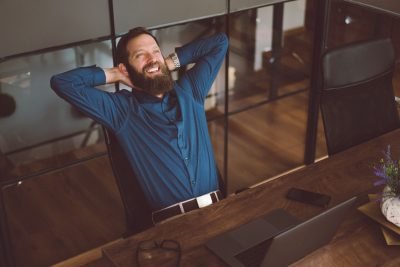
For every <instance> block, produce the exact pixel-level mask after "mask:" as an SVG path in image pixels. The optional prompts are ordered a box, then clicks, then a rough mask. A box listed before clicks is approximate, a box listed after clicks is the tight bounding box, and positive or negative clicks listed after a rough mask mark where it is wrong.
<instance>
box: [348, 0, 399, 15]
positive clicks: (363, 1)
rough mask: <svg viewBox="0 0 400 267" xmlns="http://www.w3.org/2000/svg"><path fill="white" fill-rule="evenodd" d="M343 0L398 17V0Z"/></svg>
mask: <svg viewBox="0 0 400 267" xmlns="http://www.w3.org/2000/svg"><path fill="white" fill-rule="evenodd" d="M344 1H345V2H348V3H352V4H354V5H358V6H361V7H364V8H368V9H370V10H373V11H376V12H380V13H383V14H386V15H390V16H398V17H400V1H399V0H344Z"/></svg>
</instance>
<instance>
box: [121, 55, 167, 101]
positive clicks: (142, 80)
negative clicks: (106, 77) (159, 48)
mask: <svg viewBox="0 0 400 267" xmlns="http://www.w3.org/2000/svg"><path fill="white" fill-rule="evenodd" d="M153 64H154V63H153ZM153 64H148V65H146V66H144V67H143V73H139V72H138V71H137V70H136V69H135V68H134V67H132V66H131V65H129V64H127V67H126V68H127V71H128V74H129V78H130V79H131V81H132V83H133V84H134V85H135V86H136V87H139V88H140V89H142V90H144V91H145V92H147V93H149V94H151V95H159V94H163V93H166V92H169V91H171V90H172V89H173V87H174V80H173V79H172V75H171V72H170V71H169V69H168V68H167V67H166V65H165V64H161V63H158V64H159V65H160V70H161V74H159V75H156V76H155V77H153V78H151V77H147V76H146V74H145V71H146V69H148V68H150V67H151V66H152V65H153Z"/></svg>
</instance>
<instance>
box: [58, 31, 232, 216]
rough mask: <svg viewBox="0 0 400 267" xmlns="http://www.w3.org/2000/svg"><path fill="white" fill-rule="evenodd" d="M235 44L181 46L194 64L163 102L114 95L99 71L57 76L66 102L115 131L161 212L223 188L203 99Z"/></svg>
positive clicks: (220, 39) (222, 40) (219, 38)
mask: <svg viewBox="0 0 400 267" xmlns="http://www.w3.org/2000/svg"><path fill="white" fill-rule="evenodd" d="M227 47H228V40H227V38H226V36H225V34H217V35H214V36H211V37H209V38H206V39H201V40H197V41H194V42H191V43H189V44H187V45H185V46H183V47H180V48H178V49H176V53H177V55H178V58H179V61H180V63H181V65H182V66H184V65H187V64H190V63H195V65H194V67H192V68H191V69H190V70H189V71H187V72H186V73H185V74H184V75H182V77H180V78H179V80H177V81H175V83H174V89H173V90H172V91H171V92H169V93H166V94H165V95H164V96H163V98H161V99H160V98H157V97H155V96H152V95H149V94H146V93H145V92H142V91H138V90H135V89H133V90H132V92H129V91H127V90H120V91H119V92H115V93H110V92H105V91H101V90H98V89H96V88H95V87H96V86H98V85H102V84H104V83H105V81H106V80H105V74H104V71H103V70H102V69H101V68H98V67H83V68H77V69H74V70H71V71H68V72H65V73H62V74H58V75H55V76H53V77H52V79H51V87H52V88H53V90H54V91H55V92H56V93H57V94H58V95H59V96H60V97H62V98H64V99H65V100H66V101H68V102H69V103H71V104H72V105H74V106H75V107H76V108H78V109H80V110H81V111H82V112H84V113H85V114H87V115H88V116H89V117H91V118H92V119H94V120H96V121H98V122H99V123H101V124H103V125H104V126H105V127H107V128H108V129H109V130H110V131H112V132H114V133H115V135H116V137H117V139H118V141H119V142H120V145H121V146H122V148H123V149H124V152H125V154H126V156H127V158H128V160H129V162H130V164H131V165H132V168H133V169H134V170H135V173H136V174H137V176H138V180H139V183H140V185H141V189H142V190H143V192H144V193H145V196H146V197H147V200H148V201H149V203H150V205H151V207H152V208H153V209H154V210H157V209H160V208H163V207H167V206H170V205H172V204H175V203H177V202H180V201H183V200H186V199H190V198H193V197H196V196H200V195H203V194H206V193H209V192H211V191H214V190H217V189H218V174H217V169H216V162H215V159H214V153H213V149H212V144H211V141H210V137H209V133H208V127H207V120H206V116H205V112H204V101H205V98H206V96H207V94H208V91H209V90H210V88H211V85H212V83H213V81H214V80H215V77H216V76H217V73H218V70H219V69H220V67H221V64H222V62H223V60H224V57H225V54H226V51H227Z"/></svg>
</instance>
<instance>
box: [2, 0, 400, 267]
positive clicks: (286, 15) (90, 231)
mask: <svg viewBox="0 0 400 267" xmlns="http://www.w3.org/2000/svg"><path fill="white" fill-rule="evenodd" d="M316 1H318V0H296V1H289V2H287V3H284V4H283V6H282V7H283V9H282V10H281V13H280V12H279V9H276V8H274V7H273V6H270V5H267V4H265V3H270V2H271V1H255V0H252V1H250V0H248V1H239V0H236V1H234V0H231V1H229V2H228V1H215V0H203V1H179V0H174V1H168V2H167V1H165V2H164V1H156V0H151V1H150V0H147V1H142V0H134V1H133V0H130V1H128V0H125V1H112V0H110V1H107V0H102V1H99V0H87V1H78V0H71V1H64V2H61V1H51V0H40V1H33V2H30V1H24V0H17V1H3V2H1V3H0V14H1V16H0V22H1V23H0V25H2V26H0V29H1V30H0V31H1V35H2V36H3V38H2V42H1V43H0V111H1V112H0V181H1V201H0V204H1V223H2V226H3V227H2V235H3V236H7V238H8V239H9V240H10V242H11V243H10V247H11V249H9V250H8V251H7V253H8V254H10V255H11V257H13V258H14V259H15V262H16V265H17V266H21V267H22V266H32V267H34V266H48V265H50V264H54V263H56V262H59V261H62V260H64V259H66V258H69V257H72V256H74V255H77V254H79V253H82V252H84V251H87V250H89V249H91V248H94V247H97V246H100V245H102V244H105V243H107V242H110V241H112V240H115V239H117V238H119V237H121V236H122V233H123V232H124V230H125V218H124V210H123V206H122V203H121V199H120V195H119V192H118V188H117V186H116V183H115V178H114V175H113V171H112V168H111V165H110V162H109V156H108V153H107V146H106V142H105V137H104V135H103V129H102V127H101V126H100V125H99V124H97V123H95V122H94V121H92V120H91V119H89V118H87V117H85V116H84V115H83V114H81V113H80V112H79V111H77V110H75V109H74V108H73V107H72V106H70V105H69V104H68V103H66V102H64V101H63V100H61V99H60V98H58V97H57V96H56V95H55V93H54V92H53V91H52V90H51V89H50V86H49V80H50V77H51V76H52V75H53V74H56V73H60V72H63V71H67V70H69V69H72V68H75V67H79V66H89V65H94V64H96V65H98V66H100V67H111V66H112V65H113V48H115V42H117V41H118V38H119V36H120V35H121V34H123V33H125V32H127V31H128V30H129V29H130V28H133V27H135V26H139V25H142V26H146V27H149V28H150V29H151V30H152V31H153V33H154V35H155V36H156V37H157V38H158V39H159V41H160V46H161V48H162V50H163V52H164V54H166V55H167V54H168V53H170V52H172V51H173V49H174V48H175V47H177V46H180V45H183V44H185V43H187V42H189V41H191V40H194V39H196V38H201V37H204V36H207V35H210V34H212V33H214V32H221V31H223V32H226V33H227V34H228V36H229V40H230V48H229V55H228V56H227V59H226V61H225V64H224V66H223V67H222V68H221V70H220V73H219V75H218V77H217V79H216V81H215V83H214V84H213V87H212V89H211V91H210V94H209V96H208V98H207V101H206V106H205V108H206V112H207V118H208V121H209V124H208V127H209V132H210V135H211V139H212V142H213V145H214V151H215V155H216V159H217V163H218V167H219V169H220V171H221V172H222V173H223V178H224V179H225V181H226V184H227V189H228V193H234V192H236V191H237V190H240V189H242V188H246V187H249V186H254V185H256V184H257V183H260V182H263V181H265V180H266V179H271V178H274V177H278V176H279V175H281V174H283V173H285V172H288V171H291V170H294V169H296V168H301V166H304V162H305V140H306V135H307V116H308V114H307V112H308V99H309V93H310V90H309V88H310V77H311V75H312V71H311V67H312V66H311V65H312V56H313V38H314V32H315V15H316V14H315V4H316ZM331 3H332V4H331V10H330V20H329V22H330V23H329V31H328V42H327V49H329V48H333V47H336V46H339V45H343V44H346V43H351V42H356V41H362V40H367V39H371V38H378V37H390V38H392V40H393V44H394V45H395V49H396V55H398V52H399V48H400V47H399V46H400V42H399V39H400V32H399V31H400V27H399V25H400V23H399V21H398V20H396V19H393V18H388V17H385V16H382V15H380V14H376V13H371V12H368V11H366V10H363V9H361V8H358V7H354V6H351V5H349V4H346V3H344V2H343V1H341V0H332V2H331ZM160 5H162V7H160ZM111 7H112V9H110V8H111ZM228 8H229V12H227V10H228ZM161 10H162V12H161ZM279 15H281V16H282V21H281V22H282V23H279ZM273 18H278V19H277V21H274V19H273ZM273 25H274V26H275V27H274V26H273ZM276 42H278V45H277V43H276ZM399 74H400V72H399V70H398V61H396V72H395V75H394V80H393V83H394V88H395V95H399V91H400V84H399V82H400V79H399ZM174 75H175V78H176V77H177V76H178V75H179V73H175V74H174ZM121 88H124V87H123V86H122V87H121ZM101 89H102V90H107V91H115V90H118V89H119V87H117V86H115V85H107V86H103V87H102V88H101ZM317 127H318V132H317V141H316V147H315V157H314V159H315V160H318V159H319V158H323V157H325V156H326V155H327V152H326V145H325V140H324V132H323V125H322V122H321V120H319V123H318V125H317Z"/></svg>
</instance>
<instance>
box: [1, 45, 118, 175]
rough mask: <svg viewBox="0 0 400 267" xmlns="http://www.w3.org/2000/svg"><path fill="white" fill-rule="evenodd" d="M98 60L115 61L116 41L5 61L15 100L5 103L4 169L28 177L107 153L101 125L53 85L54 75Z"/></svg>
mask: <svg viewBox="0 0 400 267" xmlns="http://www.w3.org/2000/svg"><path fill="white" fill-rule="evenodd" d="M93 64H99V65H100V66H112V56H111V42H110V41H104V42H99V43H94V44H90V45H84V46H76V47H72V48H67V49H63V50H58V51H55V52H49V53H44V54H38V55H32V56H27V57H22V58H17V59H12V60H8V61H5V62H3V63H0V95H1V97H2V99H8V100H9V101H8V102H7V103H8V104H6V105H2V106H1V107H0V109H1V116H0V123H1V127H0V155H1V158H2V160H1V161H0V162H2V164H1V165H0V170H1V171H0V173H2V174H3V175H4V176H11V177H16V176H23V175H28V174H30V173H33V172H35V171H39V170H40V169H42V168H48V167H50V166H51V167H52V168H56V167H60V166H62V165H63V164H65V163H67V162H69V161H73V160H76V159H79V158H83V157H85V156H90V155H91V154H93V153H97V152H103V153H105V152H106V148H105V145H104V138H103V136H102V129H101V127H100V125H98V124H97V123H94V122H93V121H92V120H91V119H89V118H88V117H86V116H85V115H83V114H82V113H80V112H79V111H77V110H76V109H75V108H73V107H72V106H71V105H70V104H68V103H67V102H65V101H64V100H62V99H60V98H59V97H58V96H57V95H56V94H55V93H54V92H53V91H52V90H51V88H50V78H51V76H52V75H54V74H57V73H60V72H63V71H67V70H69V69H72V68H75V67H78V66H88V65H93ZM103 89H104V90H112V91H114V90H115V89H114V86H113V85H112V86H106V87H104V88H103ZM78 149H79V153H78V152H76V150H78ZM56 156H57V157H56ZM60 159H62V160H60Z"/></svg>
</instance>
